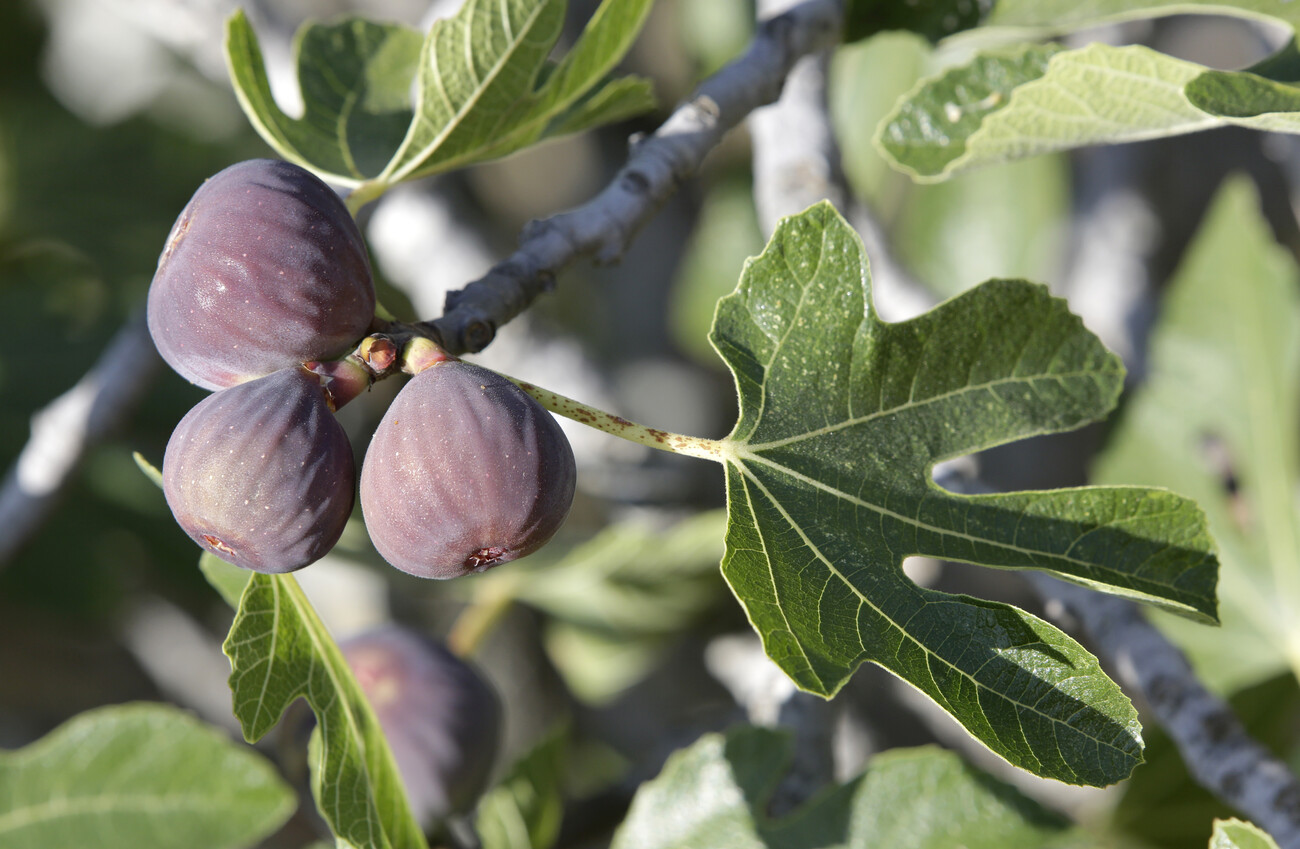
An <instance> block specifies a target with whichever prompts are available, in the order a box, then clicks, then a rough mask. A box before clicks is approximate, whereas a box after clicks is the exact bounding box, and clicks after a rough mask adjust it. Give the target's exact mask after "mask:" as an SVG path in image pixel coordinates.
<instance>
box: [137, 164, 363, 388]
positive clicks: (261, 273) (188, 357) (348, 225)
mask: <svg viewBox="0 0 1300 849" xmlns="http://www.w3.org/2000/svg"><path fill="white" fill-rule="evenodd" d="M374 313H375V290H374V282H373V280H372V278H371V273H370V258H369V255H368V254H367V252H366V245H365V241H364V240H363V239H362V237H361V232H360V230H358V229H357V225H356V222H355V221H353V220H352V216H351V215H350V214H349V213H348V210H347V207H346V206H344V204H343V201H342V200H340V199H339V196H338V195H337V194H335V193H334V191H333V190H332V189H330V187H329V186H327V185H325V183H323V182H322V181H321V180H320V179H319V178H317V177H316V176H315V175H313V174H312V173H311V172H309V171H306V170H305V169H303V168H300V167H298V166H297V165H291V164H289V163H288V162H280V161H278V160H273V159H252V160H248V161H246V162H240V163H238V164H236V165H232V166H230V167H229V168H226V169H225V170H223V171H221V172H220V173H218V174H217V175H216V176H214V177H211V178H210V179H208V180H207V182H205V183H204V184H203V185H202V186H200V187H199V190H198V191H197V192H195V193H194V197H193V198H191V199H190V202H189V203H188V204H187V205H186V206H185V209H184V210H182V211H181V214H180V217H179V218H177V219H176V223H175V224H174V225H173V226H172V230H171V233H170V234H169V235H168V237H167V243H166V245H165V246H164V248H163V252H162V256H161V257H160V258H159V260H158V270H157V272H156V273H155V274H154V278H153V283H152V284H151V285H150V287H149V332H150V334H152V336H153V340H154V344H155V345H157V346H158V351H159V353H161V354H162V356H163V359H165V360H166V361H167V363H168V364H169V365H170V366H171V367H172V368H173V369H175V370H176V371H177V372H178V373H179V374H180V375H181V376H182V377H184V378H185V379H187V380H189V381H191V382H193V383H197V384H198V385H199V386H202V387H204V388H205V389H221V388H223V387H227V386H233V385H235V384H237V383H242V382H244V381H246V380H251V379H253V378H257V377H262V376H263V375H267V374H270V373H271V372H273V371H276V370H277V369H281V368H287V367H288V366H292V365H296V364H297V363H301V362H307V361H309V360H319V359H328V358H331V357H335V356H338V355H340V354H343V353H345V352H346V351H347V349H348V348H349V347H350V346H351V345H353V344H355V343H356V342H357V340H359V339H360V338H361V337H362V336H364V335H365V334H366V332H367V330H369V328H370V323H371V321H372V320H373V318H374Z"/></svg>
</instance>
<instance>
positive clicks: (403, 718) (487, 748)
mask: <svg viewBox="0 0 1300 849" xmlns="http://www.w3.org/2000/svg"><path fill="white" fill-rule="evenodd" d="M339 648H340V649H341V650H342V652H343V657H344V658H345V659H346V660H347V662H348V666H350V667H351V668H352V672H353V674H354V675H356V678H357V682H358V683H359V684H360V685H361V689H362V691H363V692H364V693H365V694H366V698H367V699H368V700H369V702H370V706H371V707H372V708H373V709H374V711H375V715H376V716H377V717H378V718H379V724H380V726H381V727H382V728H383V731H384V736H385V737H386V738H387V739H388V745H389V748H391V749H392V751H393V757H394V759H395V760H396V761H397V769H398V772H400V773H401V776H402V783H403V784H404V785H405V787H406V795H407V799H408V800H409V802H410V804H411V811H412V813H413V814H415V816H416V818H417V820H419V822H420V823H421V824H423V825H424V826H425V827H428V826H429V825H430V824H431V823H432V822H434V821H435V820H438V819H441V818H442V817H445V816H446V815H447V814H449V813H456V812H460V811H464V810H467V809H468V808H469V807H470V806H471V805H473V804H474V801H475V800H476V799H477V798H478V796H479V794H480V793H482V792H483V790H484V788H485V787H486V786H487V781H488V777H489V776H490V775H491V772H492V766H493V762H494V761H495V760H496V752H497V744H498V742H499V739H500V736H501V704H500V701H499V700H498V698H497V695H496V692H495V691H494V690H492V688H491V687H490V686H488V684H487V682H485V681H484V680H483V678H482V677H480V675H479V674H478V673H477V672H476V671H475V670H474V669H473V668H471V667H470V666H469V665H467V664H466V663H465V662H464V661H462V660H460V659H459V658H457V657H456V656H455V655H453V654H452V653H451V652H449V651H447V649H446V648H444V647H443V646H441V645H439V644H437V643H435V642H433V641H432V640H430V639H427V638H425V637H422V636H420V635H419V634H416V633H414V632H412V631H408V630H406V629H403V628H399V627H396V626H389V627H384V628H378V629H376V630H373V631H368V632H366V633H364V634H359V635H357V636H355V637H353V638H351V639H348V640H343V641H342V642H340V643H339Z"/></svg>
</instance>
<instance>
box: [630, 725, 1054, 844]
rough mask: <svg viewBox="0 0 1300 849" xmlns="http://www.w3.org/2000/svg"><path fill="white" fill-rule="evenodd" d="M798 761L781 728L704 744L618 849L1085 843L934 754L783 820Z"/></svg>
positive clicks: (913, 757)
mask: <svg viewBox="0 0 1300 849" xmlns="http://www.w3.org/2000/svg"><path fill="white" fill-rule="evenodd" d="M790 757H791V745H790V740H789V738H788V737H787V736H786V735H785V734H783V733H781V732H777V731H772V730H769V729H763V728H751V727H737V728H733V729H731V730H730V731H728V732H727V733H726V734H707V735H705V736H704V737H701V738H700V739H699V740H697V741H696V742H695V743H694V744H693V745H691V746H690V747H689V748H687V749H683V750H681V751H678V752H676V753H675V754H673V755H672V757H670V758H669V759H668V762H667V763H666V764H665V765H664V768H663V771H662V772H660V774H659V775H658V777H656V778H654V779H653V780H651V781H649V782H647V783H645V784H643V785H642V786H641V788H640V789H639V790H638V791H637V794H636V796H635V797H634V798H633V800H632V807H631V809H630V810H629V812H628V816H627V819H626V820H625V821H624V822H623V824H622V825H621V826H620V827H619V830H618V831H617V832H616V833H615V835H614V842H613V844H612V845H613V849H686V847H696V846H708V847H710V848H711V849H733V847H735V848H736V849H739V848H740V847H744V849H764V847H773V849H776V847H810V849H813V847H827V848H828V849H829V847H834V846H908V847H915V849H947V847H951V846H964V847H968V849H1030V847H1033V849H1043V847H1047V846H1049V845H1064V844H1065V842H1066V841H1068V840H1069V838H1071V837H1072V836H1074V835H1076V834H1077V832H1075V831H1074V830H1072V829H1071V828H1070V827H1069V824H1068V823H1067V822H1066V821H1065V820H1064V819H1063V818H1062V817H1060V816H1059V815H1057V814H1054V813H1052V812H1050V811H1048V810H1046V809H1045V808H1043V807H1041V806H1039V805H1038V804H1037V803H1036V802H1033V801H1032V800H1030V799H1028V798H1027V797H1025V796H1023V795H1021V794H1020V793H1019V792H1018V791H1016V790H1015V789H1014V788H1012V787H1011V786H1009V785H1006V784H1003V783H1001V782H999V781H997V780H995V779H993V778H992V777H990V776H988V775H985V774H984V773H982V772H980V771H979V770H977V769H975V768H974V767H971V766H970V765H968V764H966V763H964V762H963V761H962V760H961V759H960V758H959V757H958V756H957V755H956V754H954V753H952V752H948V751H944V750H941V749H938V748H934V747H923V748H917V749H895V750H892V751H889V752H885V753H882V754H879V755H876V756H875V757H874V758H872V760H871V763H870V766H869V768H868V770H867V772H866V773H865V774H864V775H861V776H858V777H857V778H855V779H853V780H852V781H850V782H848V783H846V784H842V785H837V786H832V787H829V788H827V789H825V790H823V791H822V792H821V793H819V794H818V795H817V796H816V797H814V799H813V801H811V802H809V803H807V804H806V805H805V806H804V807H803V808H801V809H799V810H797V811H795V812H794V813H792V814H790V815H789V816H787V817H785V818H784V819H781V820H776V821H774V820H772V819H770V818H769V817H768V816H767V814H766V810H767V807H768V800H769V797H770V796H771V794H772V791H773V789H774V788H775V787H776V785H777V783H778V781H779V780H780V778H781V776H782V774H783V773H784V772H785V770H786V769H787V768H788V766H789V764H790Z"/></svg>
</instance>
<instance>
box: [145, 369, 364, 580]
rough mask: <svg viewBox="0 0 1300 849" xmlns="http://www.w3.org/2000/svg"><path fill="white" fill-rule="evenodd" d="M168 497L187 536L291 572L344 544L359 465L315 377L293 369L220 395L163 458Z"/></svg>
mask: <svg viewBox="0 0 1300 849" xmlns="http://www.w3.org/2000/svg"><path fill="white" fill-rule="evenodd" d="M162 476H163V494H164V495H166V497H167V505H168V506H169V507H171V510H172V513H173V515H175V517H176V521H177V522H178V523H179V524H180V526H181V527H182V528H183V529H184V530H185V533H187V534H189V536H190V538H191V539H193V540H194V541H195V542H197V543H198V544H199V545H201V546H203V547H204V548H206V549H207V550H208V551H211V552H212V553H213V554H215V555H217V556H218V557H220V558H221V559H222V560H225V561H226V562H228V563H233V564H235V565H236V566H242V567H244V568H245V569H252V570H254V571H256V572H292V571H293V570H295V569H301V568H302V567H303V566H306V565H307V564H309V563H311V562H313V561H315V560H319V559H320V558H321V557H323V556H324V555H325V554H326V553H327V552H328V551H329V550H330V549H331V548H333V547H334V543H336V542H338V539H339V536H341V535H342V533H343V527H344V525H346V524H347V521H348V517H349V516H350V515H351V513H352V505H353V503H354V500H355V489H356V464H355V462H354V460H353V458H352V446H351V445H350V444H349V442H348V437H347V434H346V433H344V431H343V428H342V427H341V426H340V425H339V423H338V421H337V420H336V419H335V418H334V414H333V413H332V412H331V411H330V407H329V404H328V402H327V401H326V398H325V392H324V390H323V389H322V388H321V385H320V381H319V379H318V378H317V377H316V375H314V374H311V373H310V372H308V371H307V370H305V369H303V368H301V367H295V368H286V369H281V370H280V371H277V372H275V373H274V374H271V375H268V376H266V377H263V378H259V379H257V380H253V381H250V382H248V383H241V384H239V385H238V386H232V387H231V388H229V389H223V390H221V391H220V392H216V393H213V394H212V395H209V396H208V397H207V398H204V399H203V400H202V401H200V402H199V403H198V404H197V405H195V407H194V408H193V409H192V410H190V411H189V412H188V413H186V414H185V417H184V418H182V419H181V421H180V424H178V425H176V429H175V430H174V431H173V432H172V435H171V439H170V440H168V442H167V451H166V453H165V454H164V455H163V468H162Z"/></svg>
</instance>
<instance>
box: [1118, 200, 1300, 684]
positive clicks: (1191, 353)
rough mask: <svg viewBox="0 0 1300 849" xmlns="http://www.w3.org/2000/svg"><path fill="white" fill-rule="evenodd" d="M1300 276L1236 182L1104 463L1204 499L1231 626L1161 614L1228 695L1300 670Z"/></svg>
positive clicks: (1207, 227)
mask: <svg viewBox="0 0 1300 849" xmlns="http://www.w3.org/2000/svg"><path fill="white" fill-rule="evenodd" d="M1230 281H1242V284H1241V285H1232V283H1231V282H1230ZM1298 285H1300V270H1298V269H1297V267H1296V263H1295V260H1294V259H1293V257H1292V255H1291V253H1290V252H1289V251H1288V250H1287V249H1285V248H1284V247H1282V246H1281V245H1279V244H1278V243H1277V242H1276V241H1275V240H1274V238H1273V233H1272V230H1271V228H1270V226H1269V224H1268V222H1267V221H1266V220H1265V219H1264V217H1263V214H1262V212H1261V211H1260V208H1259V198H1258V196H1257V194H1256V192H1255V191H1254V189H1253V187H1252V186H1251V185H1250V183H1249V181H1248V180H1247V179H1246V178H1244V177H1243V178H1237V179H1235V180H1233V181H1231V182H1230V183H1228V184H1227V185H1225V187H1224V188H1223V189H1222V190H1221V191H1220V193H1219V196H1218V197H1217V198H1216V200H1215V201H1214V203H1213V204H1212V206H1211V207H1210V209H1209V211H1208V212H1207V213H1206V216H1205V219H1204V222H1203V223H1202V225H1201V230H1200V232H1199V234H1198V235H1197V236H1196V238H1195V240H1194V241H1193V242H1192V244H1191V246H1190V247H1189V248H1188V251H1187V254H1186V255H1185V257H1184V259H1183V262H1182V264H1181V266H1180V267H1179V269H1178V270H1177V272H1176V273H1175V275H1174V278H1173V281H1172V283H1171V285H1170V288H1169V289H1168V290H1167V292H1166V294H1165V300H1164V304H1163V306H1162V308H1161V311H1160V319H1159V322H1158V323H1157V325H1156V326H1155V328H1154V329H1153V331H1152V335H1151V343H1150V356H1149V368H1148V377H1147V380H1146V382H1145V384H1144V385H1143V386H1142V387H1141V388H1140V389H1138V390H1137V391H1136V392H1135V395H1134V397H1133V399H1132V401H1131V402H1130V404H1129V407H1128V409H1127V410H1126V413H1125V416H1124V418H1123V419H1122V420H1121V422H1120V424H1119V426H1118V427H1117V428H1116V430H1115V432H1114V433H1113V434H1112V436H1111V439H1110V441H1109V443H1108V444H1107V446H1106V449H1105V451H1104V452H1103V453H1102V455H1101V456H1100V457H1099V458H1098V459H1097V462H1096V463H1095V465H1094V468H1093V479H1094V480H1096V481H1098V482H1103V483H1132V484H1149V485H1161V486H1168V487H1171V488H1173V489H1176V490H1178V491H1179V492H1182V493H1185V494H1187V495H1188V496H1191V497H1193V498H1195V499H1196V501H1197V503H1198V504H1200V505H1201V506H1202V507H1203V508H1204V509H1205V511H1206V513H1207V515H1208V517H1209V522H1210V527H1211V529H1212V530H1213V532H1214V536H1215V539H1216V540H1218V542H1219V545H1220V546H1221V548H1222V551H1223V561H1224V569H1223V570H1222V577H1221V581H1220V587H1219V596H1220V599H1221V607H1222V614H1223V625H1224V627H1223V628H1222V629H1219V630H1215V631H1213V632H1207V631H1206V630H1205V629H1203V628H1195V627H1188V626H1187V624H1186V623H1184V622H1181V621H1178V620H1174V619H1172V618H1167V617H1161V618H1157V619H1156V622H1157V623H1158V624H1159V625H1160V627H1161V628H1162V629H1163V630H1165V631H1166V632H1167V633H1168V634H1169V635H1170V636H1171V637H1172V638H1173V639H1174V640H1175V641H1177V642H1178V644H1179V645H1180V646H1181V647H1182V648H1183V649H1184V650H1185V651H1187V652H1188V654H1189V655H1190V658H1191V660H1192V662H1193V663H1194V665H1195V666H1196V668H1197V671H1198V673H1199V674H1200V675H1201V676H1202V678H1203V679H1204V680H1205V681H1206V682H1207V683H1208V684H1209V685H1210V686H1211V687H1212V688H1214V689H1215V690H1217V691H1219V692H1221V693H1224V694H1227V693H1231V692H1234V691H1236V690H1238V689H1240V688H1242V687H1245V686H1248V685H1250V684H1253V683H1257V682H1259V681H1262V680H1264V679H1266V678H1268V677H1271V676H1273V675H1276V674H1278V673H1279V672H1282V671H1286V670H1289V671H1291V673H1292V674H1293V675H1296V676H1297V677H1300V656H1297V652H1296V650H1295V646H1297V645H1300V624H1298V623H1300V578H1297V576H1300V517H1297V516H1296V513H1295V511H1294V510H1293V509H1291V508H1290V506H1289V505H1290V504H1291V503H1292V500H1293V494H1294V493H1295V491H1296V487H1297V486H1300V451H1298V450H1297V445H1296V441H1295V434H1296V433H1297V431H1298V430H1300V389H1297V387H1298V386H1300V290H1298V288H1297V287H1298Z"/></svg>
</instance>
